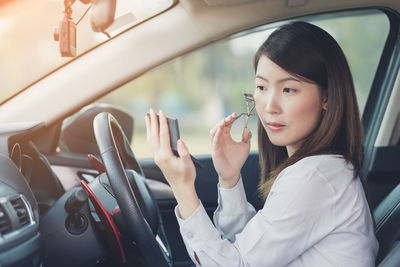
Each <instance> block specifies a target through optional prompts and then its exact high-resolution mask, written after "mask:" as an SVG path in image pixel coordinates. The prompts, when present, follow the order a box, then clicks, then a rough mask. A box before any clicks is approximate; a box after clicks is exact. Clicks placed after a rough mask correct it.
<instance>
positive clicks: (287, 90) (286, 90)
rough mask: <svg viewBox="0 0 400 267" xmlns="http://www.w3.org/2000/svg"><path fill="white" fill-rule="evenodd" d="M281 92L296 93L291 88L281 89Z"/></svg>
mask: <svg viewBox="0 0 400 267" xmlns="http://www.w3.org/2000/svg"><path fill="white" fill-rule="evenodd" d="M283 92H284V93H294V92H296V89H292V88H283Z"/></svg>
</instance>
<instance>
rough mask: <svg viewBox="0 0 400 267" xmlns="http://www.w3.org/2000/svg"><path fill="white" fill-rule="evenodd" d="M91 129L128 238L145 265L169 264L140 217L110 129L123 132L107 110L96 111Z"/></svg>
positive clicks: (140, 213)
mask: <svg viewBox="0 0 400 267" xmlns="http://www.w3.org/2000/svg"><path fill="white" fill-rule="evenodd" d="M113 126H114V127H113ZM93 128H94V133H95V137H96V141H97V145H98V147H99V151H100V156H101V158H102V160H103V164H104V167H105V169H106V173H107V176H108V179H109V181H110V185H111V187H112V190H113V192H114V195H115V198H116V201H117V203H118V206H119V208H120V210H121V213H122V216H123V217H124V219H125V223H126V225H127V226H128V227H127V230H128V233H129V235H130V237H131V239H132V240H133V241H135V242H136V244H137V246H138V248H139V250H140V251H141V253H142V256H143V257H144V258H145V261H146V262H147V263H148V264H149V266H160V267H162V266H169V263H168V261H167V259H166V257H167V256H166V255H165V254H164V253H163V252H162V250H161V249H160V247H159V245H158V243H157V241H156V239H155V237H154V234H153V232H152V230H151V228H150V226H149V224H148V223H147V222H146V220H145V219H144V216H143V214H142V211H141V209H140V207H139V205H138V202H137V200H136V198H135V195H134V193H133V191H132V189H131V186H130V185H129V182H128V178H127V176H126V173H125V169H124V166H123V164H122V161H121V158H120V155H119V153H118V149H117V146H116V144H115V140H114V136H113V128H114V129H117V130H119V131H121V133H122V134H123V131H122V128H121V127H120V126H119V124H118V122H117V121H116V120H115V118H114V117H113V116H112V115H111V114H109V113H107V112H102V113H99V114H98V115H97V116H96V117H95V118H94V121H93ZM123 136H124V134H123ZM124 137H125V136H124ZM125 138H126V137H125ZM161 226H162V224H161Z"/></svg>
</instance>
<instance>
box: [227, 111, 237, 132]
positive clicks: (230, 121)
mask: <svg viewBox="0 0 400 267" xmlns="http://www.w3.org/2000/svg"><path fill="white" fill-rule="evenodd" d="M236 117H237V114H236V112H233V113H232V114H231V115H229V116H228V117H226V118H225V120H224V122H225V125H224V132H225V133H230V132H231V129H232V125H233V123H234V122H235V119H236Z"/></svg>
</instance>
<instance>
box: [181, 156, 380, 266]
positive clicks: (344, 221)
mask: <svg viewBox="0 0 400 267" xmlns="http://www.w3.org/2000/svg"><path fill="white" fill-rule="evenodd" d="M175 213H176V216H177V219H178V223H179V225H180V231H181V234H182V237H183V240H184V242H185V245H186V248H187V250H188V252H189V255H190V257H191V258H192V260H193V262H194V263H196V265H197V266H203V267H212V266H223V267H234V266H252V267H258V266H273V267H278V266H291V267H292V266H307V267H312V266H315V267H321V266H340V267H342V266H350V267H357V266H360V267H368V266H375V257H376V254H377V251H378V242H377V240H376V238H375V235H374V227H373V221H372V218H371V214H370V212H369V208H368V204H367V201H366V198H365V194H364V190H363V187H362V185H361V182H360V179H359V178H356V179H355V178H353V168H352V165H351V164H347V163H346V161H345V160H344V159H343V157H341V156H338V155H318V156H311V157H307V158H304V159H302V160H300V161H298V162H297V163H295V164H293V165H292V166H289V167H287V168H286V169H284V170H283V171H282V172H281V173H280V174H279V176H278V177H277V179H276V181H275V183H274V184H273V186H272V188H271V191H270V193H269V196H268V198H267V199H266V202H265V204H264V207H263V208H262V209H261V210H260V211H258V212H257V213H256V211H255V209H254V207H253V206H252V205H251V204H249V203H248V202H247V200H246V195H245V191H244V188H243V182H242V180H241V179H240V180H239V182H238V184H237V185H236V186H235V187H234V188H232V189H223V188H219V191H218V208H217V209H216V211H215V213H214V223H215V227H214V225H213V223H212V222H211V220H210V219H209V217H208V215H207V213H206V211H205V210H204V207H203V206H202V204H201V203H200V205H199V207H198V208H197V209H196V211H195V212H194V213H193V214H192V215H191V216H190V217H189V218H187V219H186V220H182V219H181V218H180V214H179V210H178V208H175Z"/></svg>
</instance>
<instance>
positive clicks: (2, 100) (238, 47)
mask: <svg viewBox="0 0 400 267" xmlns="http://www.w3.org/2000/svg"><path fill="white" fill-rule="evenodd" d="M95 2H96V1H94V0H93V1H91V0H86V1H82V0H80V1H76V2H75V1H72V0H70V1H58V2H57V3H55V1H51V0H38V1H36V4H35V5H34V6H33V4H32V3H31V1H28V0H15V1H14V0H9V1H0V38H1V39H0V40H4V41H0V48H2V49H0V50H1V52H0V58H3V59H4V61H2V62H1V63H0V77H1V78H2V79H3V77H4V80H3V82H2V83H3V84H2V85H0V92H1V93H0V266H99V267H102V266H157V267H158V266H160V267H161V266H170V267H172V266H175V267H189V266H194V263H193V262H192V261H191V259H190V258H189V256H188V253H187V252H186V249H185V245H184V243H183V240H182V238H181V236H180V232H179V226H178V223H177V220H176V217H175V213H174V209H175V206H176V204H177V202H176V200H175V198H174V196H173V193H172V190H171V188H170V186H169V185H168V183H167V182H166V179H165V177H164V176H163V174H162V172H161V171H160V169H159V168H158V167H157V166H156V164H155V162H154V160H153V158H152V155H151V153H150V151H149V148H148V145H147V142H146V137H145V135H146V130H145V127H144V116H146V112H148V110H149V109H150V108H157V110H158V109H162V110H163V111H164V112H165V113H166V114H168V115H170V116H172V117H175V118H177V119H178V120H179V128H180V131H181V138H182V139H183V140H184V141H185V142H187V144H188V147H189V150H190V151H191V153H192V154H193V155H194V156H195V158H196V159H197V160H198V161H199V162H200V165H201V167H197V168H196V172H197V176H196V190H197V193H198V196H199V198H200V200H201V201H202V203H203V205H204V207H205V208H206V211H207V213H208V215H209V216H210V218H212V215H213V212H214V210H215V209H216V207H217V183H218V177H217V174H216V171H215V169H214V166H213V162H212V159H211V155H210V148H209V139H208V138H209V137H208V133H209V130H210V129H211V127H212V125H214V124H215V123H216V122H217V121H219V120H220V119H221V118H223V117H224V116H226V115H228V114H230V113H232V112H233V111H236V112H238V113H239V112H243V111H244V109H245V107H244V102H243V99H242V95H243V90H246V91H249V92H250V91H251V90H252V89H251V88H254V70H253V66H252V64H253V63H252V60H253V58H252V57H253V55H254V52H255V51H256V49H257V48H258V46H259V45H260V44H261V42H262V41H263V40H265V39H266V37H267V36H268V34H270V33H271V32H272V31H273V30H274V29H276V28H277V27H279V26H280V25H283V24H285V23H288V22H290V21H294V20H301V21H307V22H310V23H314V24H316V25H318V26H320V27H322V28H324V29H326V30H327V31H328V32H329V33H331V34H332V35H333V37H334V38H335V39H337V41H338V43H339V44H340V45H341V47H342V48H343V50H344V53H345V54H346V57H347V59H348V61H349V65H350V68H351V70H352V74H353V76H354V77H353V78H354V84H355V87H356V91H357V100H358V104H359V108H360V112H361V114H362V123H363V126H364V129H360V131H363V132H364V164H363V171H362V177H361V179H362V181H363V183H364V185H365V189H366V194H367V198H368V201H369V205H370V209H371V213H372V215H373V218H374V221H375V234H376V237H377V239H378V242H379V251H378V255H377V258H376V266H385V267H391V266H393V267H394V266H400V105H399V104H400V102H399V101H400V72H399V70H400V1H398V0H387V1H384V2H383V1H374V0H354V1H346V0H337V1H328V0H322V1H321V0H309V1H305V0H169V1H158V0H154V1H148V2H149V3H148V4H144V3H143V1H135V0H125V1H121V0H115V1H103V0H102V1H98V2H99V3H101V2H103V3H106V4H105V6H106V8H108V9H107V10H108V11H110V10H111V11H112V12H111V13H112V14H113V16H112V17H110V16H107V19H106V20H103V17H101V15H102V11H101V10H100V8H102V7H100V4H99V5H95V4H94V3H95ZM120 2H124V3H123V4H121V3H120ZM146 2H147V1H146ZM146 5H148V6H146ZM22 10H23V11H24V12H22ZM29 10H31V11H32V12H28V11H29ZM39 10H40V11H39ZM50 10H51V13H50ZM89 10H90V11H91V12H90V13H88V14H86V13H87V12H88V11H89ZM40 12H43V13H40ZM45 12H48V13H45ZM114 13H115V15H114ZM41 14H42V15H41ZM44 14H48V16H45V15H44ZM23 16H24V18H25V19H22V17H23ZM79 18H80V19H79ZM99 18H100V19H99ZM31 19H32V20H31ZM78 19H79V20H78ZM27 20H29V21H32V28H31V29H30V28H29V23H27ZM33 21H35V22H33ZM74 21H75V22H74ZM22 24H23V25H25V26H23V27H22V26H18V25H22ZM71 25H72V26H71ZM17 26H18V27H17ZM54 26H57V27H56V30H55V31H54V40H53V32H52V29H53V28H54ZM65 27H67V28H65ZM71 27H72V28H71ZM28 29H29V30H30V32H31V33H30V34H26V35H27V36H24V33H25V32H27V30H28ZM64 30H65V31H67V32H68V34H75V35H74V38H72V39H73V40H72V39H71V40H72V41H71V40H70V39H68V40H67V42H68V44H69V45H71V44H73V45H72V46H71V47H67V48H66V47H65V46H63V45H64V44H63V42H62V40H63V38H65V36H64V37H63V32H64ZM75 31H76V32H75ZM68 34H67V35H68ZM21 36H24V37H21ZM30 37H32V38H34V39H32V41H30V40H28V38H30ZM56 37H57V38H56ZM7 38H8V39H7ZM68 38H69V37H68ZM35 42H36V43H35ZM70 42H72V43H70ZM17 44H18V45H17ZM22 47H24V49H26V50H23V51H25V52H24V53H21V52H20V51H19V49H20V48H21V49H22ZM26 51H29V52H26ZM0 80H1V79H0ZM0 84H1V83H0ZM240 123H243V121H242V122H239V123H238V124H240ZM256 123H257V119H256V118H254V119H253V118H252V119H251V121H250V122H249V128H250V129H251V130H252V131H253V133H255V129H256ZM241 126H243V125H237V128H233V132H234V133H233V134H234V136H238V134H240V130H241V129H242V128H241ZM235 127H236V126H235ZM256 140H257V138H254V137H253V139H252V142H255V141H256ZM241 175H242V178H243V182H244V187H245V191H246V196H247V199H248V201H249V202H250V203H251V204H252V205H253V206H254V207H255V208H256V209H257V210H259V209H261V208H262V206H263V202H262V201H261V199H260V197H259V195H258V194H257V185H258V182H259V162H258V151H257V144H256V143H252V148H251V151H250V155H249V157H248V159H247V161H246V163H245V165H244V166H243V168H242V171H241Z"/></svg>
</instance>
